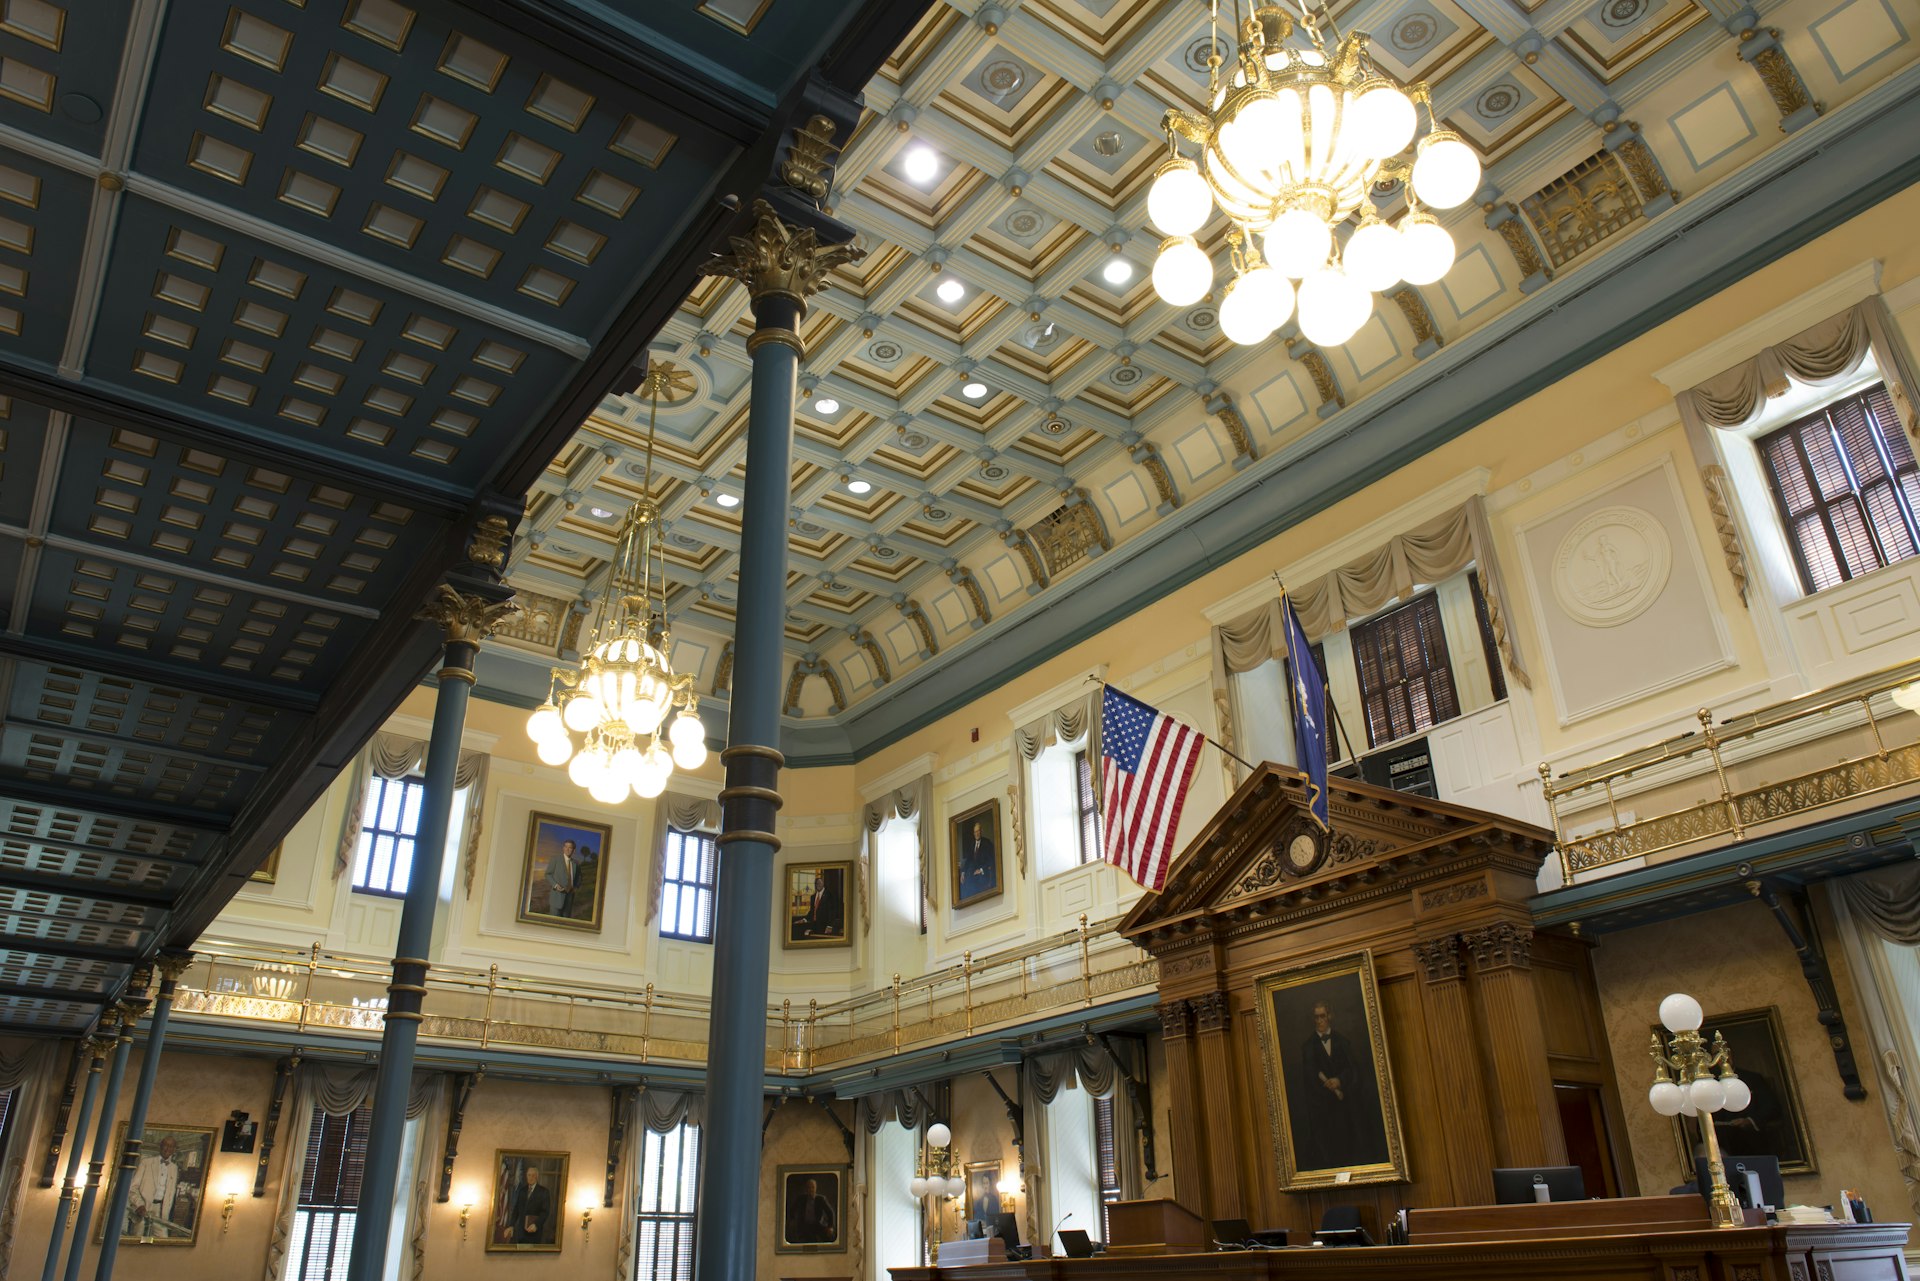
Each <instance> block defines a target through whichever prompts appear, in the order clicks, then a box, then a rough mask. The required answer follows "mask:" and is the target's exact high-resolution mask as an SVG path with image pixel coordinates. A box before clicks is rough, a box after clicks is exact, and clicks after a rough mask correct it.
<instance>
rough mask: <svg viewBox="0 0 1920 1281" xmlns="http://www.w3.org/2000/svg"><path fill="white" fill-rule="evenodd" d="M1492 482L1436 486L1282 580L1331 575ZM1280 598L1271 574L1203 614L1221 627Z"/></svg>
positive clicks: (1472, 474)
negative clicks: (1222, 624)
mask: <svg viewBox="0 0 1920 1281" xmlns="http://www.w3.org/2000/svg"><path fill="white" fill-rule="evenodd" d="M1492 479H1493V473H1492V472H1491V471H1489V470H1488V469H1487V468H1485V467H1475V468H1473V469H1471V470H1469V471H1463V472H1461V473H1460V474H1459V475H1458V476H1455V477H1454V478H1453V479H1452V480H1449V481H1447V482H1445V483H1444V484H1441V485H1436V486H1435V487H1434V488H1432V489H1430V490H1428V491H1427V492H1426V493H1424V494H1422V495H1421V496H1420V497H1419V498H1416V499H1414V500H1413V501H1412V502H1410V503H1406V504H1403V505H1402V506H1399V507H1396V508H1394V509H1393V510H1392V511H1390V512H1388V513H1386V514H1385V515H1383V516H1380V517H1377V518H1376V519H1374V520H1370V521H1368V522H1367V523H1366V524H1364V525H1362V526H1361V527H1360V528H1358V529H1356V530H1354V531H1353V532H1352V533H1350V534H1347V535H1345V536H1344V537H1342V538H1338V539H1336V540H1334V541H1333V542H1331V543H1328V544H1326V545H1325V546H1323V547H1321V548H1319V549H1318V550H1316V551H1314V552H1313V553H1312V554H1311V555H1308V556H1303V557H1301V558H1300V559H1299V560H1296V561H1294V562H1293V563H1292V564H1289V565H1286V566H1283V567H1281V569H1280V578H1281V580H1282V581H1283V582H1302V583H1306V582H1312V581H1313V580H1314V579H1316V578H1321V577H1324V576H1325V575H1327V574H1331V573H1332V572H1333V571H1334V570H1336V569H1338V568H1340V567H1341V566H1342V565H1344V564H1346V563H1347V562H1348V561H1350V560H1357V559H1359V558H1360V557H1362V556H1365V555H1366V554H1367V553H1368V552H1371V551H1373V550H1374V549H1375V548H1377V547H1379V546H1381V545H1382V544H1383V543H1385V542H1386V541H1387V540H1388V539H1390V538H1393V537H1395V536H1396V535H1398V534H1404V533H1405V532H1406V531H1407V530H1409V529H1412V528H1413V527H1414V526H1416V525H1420V524H1423V523H1425V522H1426V521H1429V520H1433V519H1435V518H1436V517H1439V516H1444V515H1446V514H1447V513H1448V512H1450V511H1452V510H1453V509H1454V508H1456V507H1458V506H1459V505H1460V504H1462V503H1464V502H1466V501H1467V500H1468V499H1469V498H1472V497H1474V496H1475V495H1477V494H1484V493H1486V492H1487V483H1488V482H1489V481H1491V480H1492ZM1284 536H1285V535H1282V537H1284ZM1276 595H1277V593H1276V591H1275V589H1274V583H1273V578H1272V577H1271V576H1268V577H1266V578H1262V579H1259V580H1257V581H1255V582H1252V583H1248V584H1247V585H1246V586H1245V587H1242V588H1241V589H1240V590H1239V591H1237V592H1234V593H1233V594H1232V595H1230V596H1226V597H1223V598H1222V599H1220V600H1217V601H1215V602H1214V603H1213V604H1211V605H1209V606H1207V607H1206V608H1205V609H1204V610H1202V611H1201V613H1203V614H1205V615H1206V619H1207V622H1208V623H1209V624H1211V625H1214V626H1218V625H1219V624H1221V623H1228V622H1232V621H1233V620H1234V619H1236V618H1239V617H1240V616H1241V615H1243V614H1246V613H1248V612H1250V611H1252V610H1253V609H1255V608H1257V607H1258V606H1260V605H1263V604H1265V603H1266V602H1268V601H1270V600H1272V599H1274V597H1275V596H1276Z"/></svg>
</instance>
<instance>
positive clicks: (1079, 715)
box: [1007, 685, 1103, 876]
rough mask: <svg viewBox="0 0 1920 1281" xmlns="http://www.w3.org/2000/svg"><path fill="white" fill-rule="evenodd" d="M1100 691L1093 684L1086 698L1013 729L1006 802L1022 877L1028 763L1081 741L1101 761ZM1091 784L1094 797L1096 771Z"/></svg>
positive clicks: (1025, 836) (1098, 687) (1025, 854)
mask: <svg viewBox="0 0 1920 1281" xmlns="http://www.w3.org/2000/svg"><path fill="white" fill-rule="evenodd" d="M1102 688H1103V687H1102V686H1099V685H1095V686H1093V687H1092V690H1091V692H1089V693H1088V694H1087V696H1086V697H1085V698H1078V699H1075V700H1074V701H1073V702H1071V703H1068V704H1067V705H1066V706H1065V707H1059V708H1055V709H1054V710H1053V711H1051V712H1049V713H1047V714H1046V715H1045V716H1042V717H1039V718H1038V719H1036V720H1032V721H1028V722H1027V723H1026V724H1025V725H1019V726H1016V727H1015V728H1014V731H1013V751H1014V756H1015V758H1016V759H1015V760H1014V762H1013V768H1012V769H1011V770H1008V771H1007V777H1008V778H1009V779H1010V780H1011V782H1010V784H1009V786H1008V789H1007V790H1008V800H1009V801H1010V802H1011V804H1012V806H1013V852H1014V858H1015V860H1016V862H1017V863H1018V866H1019V869H1020V875H1021V876H1025V875H1026V874H1027V835H1026V810H1025V809H1023V808H1022V807H1021V793H1022V792H1023V791H1024V790H1025V781H1026V777H1027V762H1029V761H1031V760H1033V759H1034V758H1035V757H1037V756H1039V755H1040V753H1042V752H1044V751H1046V750H1047V749H1048V748H1049V747H1052V746H1054V745H1055V744H1057V743H1074V742H1078V741H1079V740H1080V739H1082V738H1084V739H1086V740H1087V756H1088V759H1090V760H1093V761H1096V762H1097V761H1098V760H1099V759H1100V696H1101V690H1102ZM1093 785H1094V790H1095V792H1096V794H1097V793H1098V791H1099V788H1100V770H1099V769H1098V768H1096V769H1095V770H1094V771H1093ZM1096 803H1097V802H1096Z"/></svg>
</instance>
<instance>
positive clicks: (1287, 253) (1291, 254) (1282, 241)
mask: <svg viewBox="0 0 1920 1281" xmlns="http://www.w3.org/2000/svg"><path fill="white" fill-rule="evenodd" d="M1266 252H1267V261H1268V263H1270V264H1272V266H1273V267H1274V269H1275V270H1277V271H1279V272H1281V273H1282V274H1284V275H1286V276H1290V277H1292V278H1293V279H1294V280H1300V279H1302V278H1303V277H1305V276H1308V275H1310V274H1312V273H1313V272H1315V271H1318V270H1319V269H1320V268H1321V267H1323V266H1325V265H1326V261H1327V255H1328V254H1330V253H1332V252H1333V231H1332V229H1331V228H1329V227H1328V226H1327V220H1326V219H1324V218H1322V217H1320V216H1319V215H1318V214H1315V213H1313V212H1312V211H1311V210H1307V209H1289V210H1287V211H1286V212H1285V213H1283V214H1281V215H1280V216H1279V217H1278V218H1276V219H1274V222H1273V226H1272V227H1271V228H1270V229H1269V230H1268V231H1267V238H1266Z"/></svg>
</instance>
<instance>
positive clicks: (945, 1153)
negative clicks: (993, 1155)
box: [907, 1121, 967, 1261]
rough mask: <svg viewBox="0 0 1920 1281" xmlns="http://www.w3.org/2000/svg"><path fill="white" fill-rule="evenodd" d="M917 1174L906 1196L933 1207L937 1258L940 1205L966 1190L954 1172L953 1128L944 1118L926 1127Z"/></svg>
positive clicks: (943, 1209)
mask: <svg viewBox="0 0 1920 1281" xmlns="http://www.w3.org/2000/svg"><path fill="white" fill-rule="evenodd" d="M914 1169H915V1171H916V1173H915V1174H914V1176H913V1178H912V1179H911V1180H910V1181H909V1182H908V1183H907V1195H909V1196H911V1197H913V1198H914V1199H915V1200H917V1201H919V1200H924V1201H926V1202H928V1203H929V1204H930V1205H931V1206H932V1207H933V1240H932V1245H933V1249H932V1253H931V1259H930V1260H929V1261H932V1260H937V1259H938V1258H939V1257H940V1228H941V1223H942V1220H943V1219H944V1218H945V1212H946V1207H945V1206H944V1205H943V1204H942V1202H944V1201H949V1200H951V1199H953V1198H954V1197H957V1196H960V1195H962V1194H963V1193H965V1192H966V1190H967V1180H966V1178H965V1177H964V1176H962V1175H959V1174H955V1173H954V1172H953V1131H952V1130H951V1129H949V1128H948V1127H947V1125H946V1123H945V1122H944V1121H935V1122H934V1123H933V1124H932V1125H930V1126H928V1127H927V1142H926V1146H925V1147H924V1148H922V1149H921V1151H920V1155H919V1156H918V1157H917V1158H916V1159H915V1162H914Z"/></svg>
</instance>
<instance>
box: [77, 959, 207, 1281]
mask: <svg viewBox="0 0 1920 1281" xmlns="http://www.w3.org/2000/svg"><path fill="white" fill-rule="evenodd" d="M160 964H161V967H162V976H161V979H160V995H159V999H157V1000H156V1001H154V1003H153V1016H152V1018H150V1019H149V1020H148V1022H147V1046H146V1049H145V1050H144V1051H143V1052H142V1053H141V1055H140V1078H139V1080H138V1081H137V1082H135V1084H134V1087H133V1106H132V1107H130V1108H129V1109H128V1110H127V1138H126V1141H125V1142H124V1143H122V1144H121V1145H120V1172H119V1173H118V1174H116V1175H115V1176H114V1179H113V1186H112V1187H111V1188H109V1189H108V1194H107V1209H106V1218H105V1222H106V1227H107V1232H106V1236H105V1237H104V1238H103V1239H102V1240H101V1243H100V1261H99V1263H97V1264H96V1265H95V1266H94V1270H93V1275H94V1281H107V1278H108V1277H110V1276H112V1275H113V1262H114V1260H115V1259H116V1258H118V1257H119V1255H120V1234H121V1231H122V1225H123V1224H125V1222H126V1216H127V1199H128V1197H129V1196H130V1195H131V1194H132V1192H133V1176H134V1171H135V1170H136V1169H137V1168H138V1166H139V1164H140V1142H141V1140H142V1139H143V1138H145V1137H146V1133H147V1105H148V1104H149V1103H151V1102H152V1101H153V1081H154V1078H155V1077H156V1076H158V1075H159V1072H160V1051H161V1048H162V1047H163V1046H164V1045H165V1044H166V1040H167V1018H168V1016H169V1015H170V1014H172V1012H173V990H174V988H175V987H176V986H177V985H178V983H179V981H180V973H181V971H182V970H184V969H186V960H185V959H183V958H179V957H167V958H164V959H162V961H161V962H160ZM74 1244H75V1245H78V1244H79V1242H78V1241H75V1242H74Z"/></svg>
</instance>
